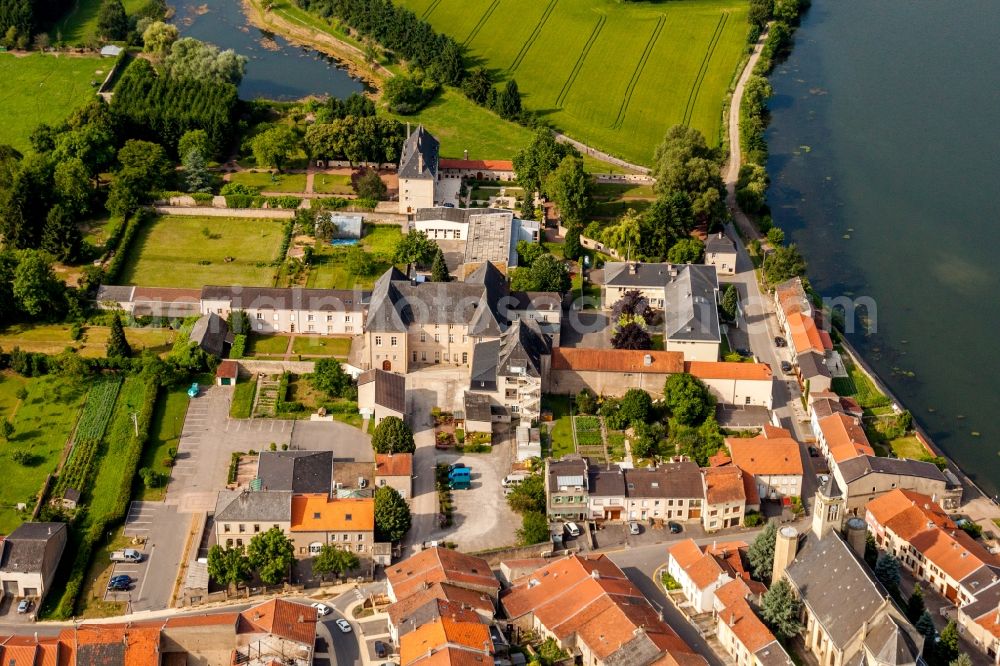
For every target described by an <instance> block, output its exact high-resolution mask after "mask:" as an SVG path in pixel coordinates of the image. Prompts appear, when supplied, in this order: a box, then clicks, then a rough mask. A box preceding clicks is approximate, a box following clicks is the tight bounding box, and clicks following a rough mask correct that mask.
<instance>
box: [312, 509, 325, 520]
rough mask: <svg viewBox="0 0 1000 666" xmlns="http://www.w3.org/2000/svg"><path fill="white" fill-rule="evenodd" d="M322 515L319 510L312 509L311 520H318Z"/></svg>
mask: <svg viewBox="0 0 1000 666" xmlns="http://www.w3.org/2000/svg"><path fill="white" fill-rule="evenodd" d="M322 517H323V514H321V513H320V512H319V511H314V512H313V520H319V519H320V518H322Z"/></svg>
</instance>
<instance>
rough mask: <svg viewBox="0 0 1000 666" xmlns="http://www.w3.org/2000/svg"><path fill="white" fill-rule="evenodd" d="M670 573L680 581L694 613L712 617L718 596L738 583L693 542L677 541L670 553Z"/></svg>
mask: <svg viewBox="0 0 1000 666" xmlns="http://www.w3.org/2000/svg"><path fill="white" fill-rule="evenodd" d="M667 573H669V574H670V576H671V577H672V578H673V579H674V580H675V581H677V584H678V585H680V589H681V591H682V592H683V593H684V598H685V599H686V600H687V602H688V603H689V604H690V605H691V609H692V610H693V611H694V613H696V614H699V613H709V612H711V611H712V609H713V608H714V605H715V592H716V590H718V589H719V588H720V587H722V586H723V585H725V584H726V583H728V582H730V581H732V580H735V578H734V577H733V576H730V575H729V573H727V572H726V570H725V569H724V568H723V566H722V564H721V563H720V562H719V561H718V560H717V559H716V558H715V557H713V556H712V555H710V554H708V553H704V552H702V549H701V548H699V547H698V544H696V543H695V542H694V540H693V539H684V540H683V541H678V542H677V543H675V544H674V545H672V546H670V548H668V549H667Z"/></svg>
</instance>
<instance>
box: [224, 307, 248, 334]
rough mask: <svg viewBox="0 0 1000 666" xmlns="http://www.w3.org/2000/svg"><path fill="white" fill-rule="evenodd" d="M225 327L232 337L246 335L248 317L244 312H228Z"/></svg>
mask: <svg viewBox="0 0 1000 666" xmlns="http://www.w3.org/2000/svg"><path fill="white" fill-rule="evenodd" d="M226 326H227V327H228V328H229V331H230V332H231V333H233V334H234V335H241V334H242V335H246V334H247V333H250V315H248V314H247V311H246V310H230V311H229V317H228V318H227V319H226Z"/></svg>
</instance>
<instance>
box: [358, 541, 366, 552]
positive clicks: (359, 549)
mask: <svg viewBox="0 0 1000 666" xmlns="http://www.w3.org/2000/svg"><path fill="white" fill-rule="evenodd" d="M358 552H359V553H363V552H365V544H363V543H359V544H358Z"/></svg>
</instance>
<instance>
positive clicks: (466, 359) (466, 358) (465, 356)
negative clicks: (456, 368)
mask: <svg viewBox="0 0 1000 666" xmlns="http://www.w3.org/2000/svg"><path fill="white" fill-rule="evenodd" d="M468 362H469V352H462V363H463V364H465V363H468Z"/></svg>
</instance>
